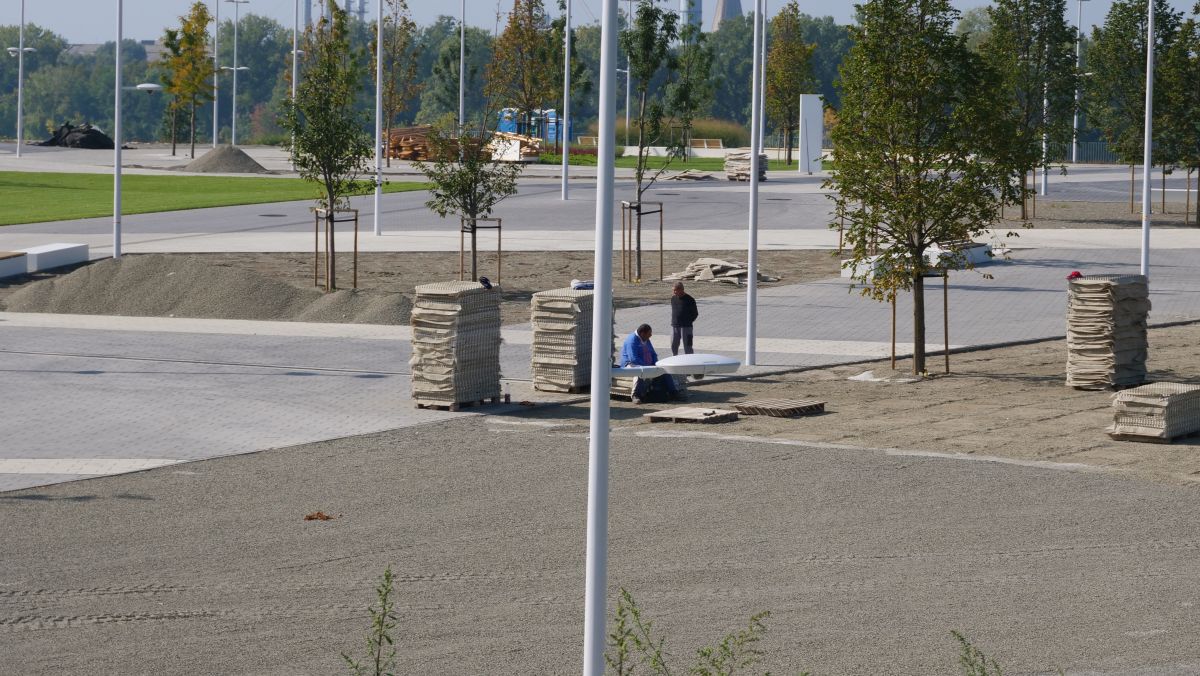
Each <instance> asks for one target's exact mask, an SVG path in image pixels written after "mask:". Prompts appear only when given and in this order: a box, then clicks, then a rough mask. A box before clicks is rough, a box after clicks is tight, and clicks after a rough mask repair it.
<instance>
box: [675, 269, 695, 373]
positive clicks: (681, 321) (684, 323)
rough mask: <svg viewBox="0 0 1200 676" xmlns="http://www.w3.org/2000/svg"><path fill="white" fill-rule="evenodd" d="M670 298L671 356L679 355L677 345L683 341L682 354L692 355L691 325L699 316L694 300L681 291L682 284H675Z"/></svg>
mask: <svg viewBox="0 0 1200 676" xmlns="http://www.w3.org/2000/svg"><path fill="white" fill-rule="evenodd" d="M674 294H675V295H673V296H671V354H673V355H677V354H679V343H680V341H683V353H684V354H692V352H693V350H692V324H693V323H694V322H695V321H696V318H697V317H699V316H700V310H699V309H697V308H696V299H695V298H692V297H691V296H689V295H688V294H686V293H684V291H683V282H675V291H674Z"/></svg>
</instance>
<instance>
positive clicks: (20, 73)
mask: <svg viewBox="0 0 1200 676" xmlns="http://www.w3.org/2000/svg"><path fill="white" fill-rule="evenodd" d="M24 143H25V0H21V31H20V36H19V37H18V38H17V157H20V156H21V146H22V145H24Z"/></svg>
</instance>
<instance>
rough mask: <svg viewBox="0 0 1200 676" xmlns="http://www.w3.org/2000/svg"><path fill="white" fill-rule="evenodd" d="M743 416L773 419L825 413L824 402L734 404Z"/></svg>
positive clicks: (779, 400)
mask: <svg viewBox="0 0 1200 676" xmlns="http://www.w3.org/2000/svg"><path fill="white" fill-rule="evenodd" d="M733 407H734V408H736V409H737V410H738V413H741V414H743V415H769V416H771V417H773V418H795V417H798V416H802V415H816V414H818V413H824V412H825V402H823V401H817V400H815V399H756V400H754V401H745V402H742V403H740V404H734V405H733Z"/></svg>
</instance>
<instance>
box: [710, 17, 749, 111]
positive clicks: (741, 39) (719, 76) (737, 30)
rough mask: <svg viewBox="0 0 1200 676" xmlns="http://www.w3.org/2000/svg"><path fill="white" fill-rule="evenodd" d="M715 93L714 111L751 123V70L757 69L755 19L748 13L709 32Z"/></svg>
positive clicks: (729, 20)
mask: <svg viewBox="0 0 1200 676" xmlns="http://www.w3.org/2000/svg"><path fill="white" fill-rule="evenodd" d="M707 37H708V44H709V46H711V47H712V52H713V67H712V71H713V73H714V77H713V80H714V82H713V86H714V87H715V89H716V96H715V99H714V102H713V106H712V110H711V112H712V115H713V117H717V118H720V119H725V120H733V121H734V122H737V123H738V124H743V125H749V124H750V101H751V98H752V97H751V95H750V74H751V73H752V72H754V22H753V20H752V19H751V18H750V16H749V15H742V16H736V17H733V18H732V19H725V20H724V21H722V22H721V25H720V27H719V28H717V30H715V31H713V32H712V33H709V34H708V36H707Z"/></svg>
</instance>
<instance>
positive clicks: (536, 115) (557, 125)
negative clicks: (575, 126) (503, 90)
mask: <svg viewBox="0 0 1200 676" xmlns="http://www.w3.org/2000/svg"><path fill="white" fill-rule="evenodd" d="M497 118H498V119H497V124H496V131H502V132H506V133H509V134H521V135H522V136H533V137H536V138H540V139H542V140H543V141H545V142H546V143H547V144H549V145H554V144H555V143H556V142H558V141H559V138H560V135H561V137H562V138H563V139H565V140H569V139H570V138H571V135H570V133H569V130H566V131H567V132H568V133H566V134H563V133H562V131H563V130H562V129H561V127H562V126H563V125H562V123H561V118H559V116H558V111H557V110H555V109H553V108H547V109H539V110H535V111H533V114H532V115H530V116H529V121H528V122H526V117H525V115H524V114H522V111H521V110H519V109H517V108H504V109H503V110H501V111H500V112H499V113H497ZM568 126H570V125H568Z"/></svg>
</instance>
